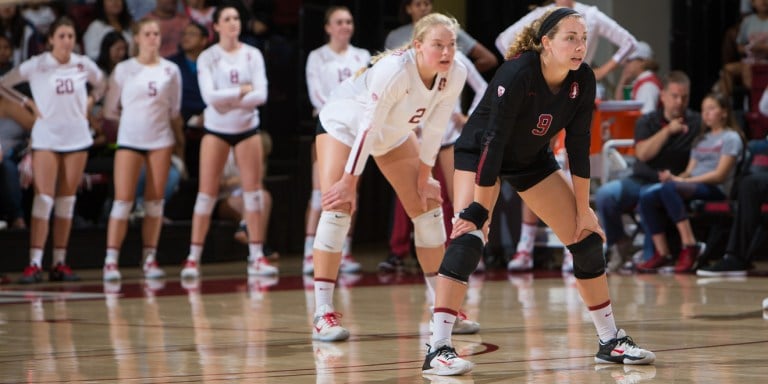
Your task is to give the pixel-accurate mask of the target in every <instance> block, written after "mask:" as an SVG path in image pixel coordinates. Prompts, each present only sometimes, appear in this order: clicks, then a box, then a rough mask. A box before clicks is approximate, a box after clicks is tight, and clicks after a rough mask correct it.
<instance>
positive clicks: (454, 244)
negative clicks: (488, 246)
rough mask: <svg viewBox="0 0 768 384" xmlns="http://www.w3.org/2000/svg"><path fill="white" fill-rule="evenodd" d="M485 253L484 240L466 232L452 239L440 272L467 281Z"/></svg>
mask: <svg viewBox="0 0 768 384" xmlns="http://www.w3.org/2000/svg"><path fill="white" fill-rule="evenodd" d="M482 255H483V241H482V240H480V238H478V237H477V236H475V235H470V234H468V233H465V234H463V235H461V236H459V237H457V238H456V239H454V240H452V241H451V244H449V245H448V249H446V250H445V257H443V262H442V264H440V269H439V270H438V273H439V274H441V275H443V276H446V277H449V278H451V279H454V280H458V281H461V282H464V283H466V282H467V281H469V275H471V274H472V272H474V271H475V268H477V263H479V262H480V257H482Z"/></svg>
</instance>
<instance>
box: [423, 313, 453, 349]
mask: <svg viewBox="0 0 768 384" xmlns="http://www.w3.org/2000/svg"><path fill="white" fill-rule="evenodd" d="M454 322H456V315H452V314H450V313H447V312H435V313H433V314H432V323H433V324H432V336H430V338H429V344H430V345H431V346H432V350H435V349H437V348H440V347H442V346H443V345H447V346H451V332H453V323H454Z"/></svg>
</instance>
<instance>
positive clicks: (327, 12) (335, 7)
mask: <svg viewBox="0 0 768 384" xmlns="http://www.w3.org/2000/svg"><path fill="white" fill-rule="evenodd" d="M336 11H347V13H349V14H350V15H351V14H352V12H351V11H350V10H349V8H347V7H345V6H343V5H333V6H330V7H328V9H326V10H325V18H324V19H323V20H325V22H324V23H323V25H328V23H330V22H331V15H333V14H334V13H335V12H336Z"/></svg>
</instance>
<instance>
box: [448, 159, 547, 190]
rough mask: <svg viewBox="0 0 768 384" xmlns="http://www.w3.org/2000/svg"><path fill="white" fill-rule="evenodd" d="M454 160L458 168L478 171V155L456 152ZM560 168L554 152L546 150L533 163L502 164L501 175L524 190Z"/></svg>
mask: <svg viewBox="0 0 768 384" xmlns="http://www.w3.org/2000/svg"><path fill="white" fill-rule="evenodd" d="M454 162H455V164H454V166H455V168H456V170H459V171H467V172H477V157H476V156H463V154H462V153H456V156H455V157H454ZM559 169H560V164H558V163H557V160H555V156H554V155H553V154H552V152H545V153H542V155H541V156H539V157H538V158H537V160H536V161H534V162H533V163H531V164H527V165H520V166H514V167H510V166H506V167H505V166H504V165H502V168H501V171H500V172H499V177H503V178H504V179H505V180H507V181H509V183H510V185H511V186H512V188H514V189H515V190H516V191H518V192H523V191H525V190H527V189H528V188H531V187H533V186H534V185H536V184H538V183H539V182H541V181H542V180H544V179H546V178H547V176H549V175H551V174H553V173H555V172H557V171H558V170H559Z"/></svg>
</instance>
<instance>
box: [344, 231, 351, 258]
mask: <svg viewBox="0 0 768 384" xmlns="http://www.w3.org/2000/svg"><path fill="white" fill-rule="evenodd" d="M351 254H352V236H347V237H346V238H345V239H344V245H342V246H341V256H342V257H343V256H346V255H351Z"/></svg>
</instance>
